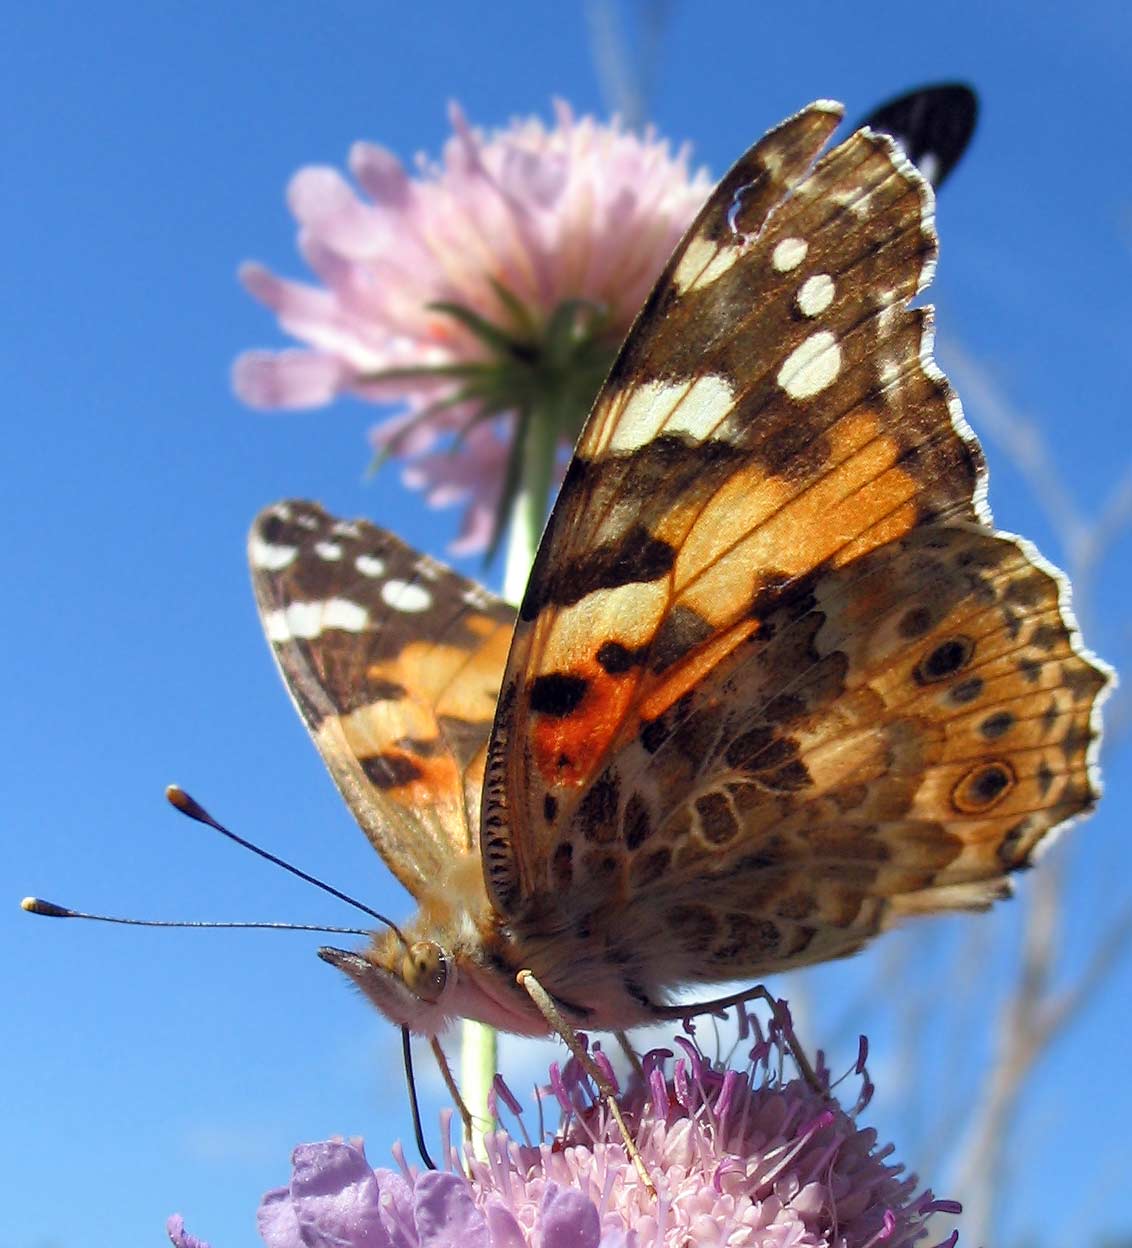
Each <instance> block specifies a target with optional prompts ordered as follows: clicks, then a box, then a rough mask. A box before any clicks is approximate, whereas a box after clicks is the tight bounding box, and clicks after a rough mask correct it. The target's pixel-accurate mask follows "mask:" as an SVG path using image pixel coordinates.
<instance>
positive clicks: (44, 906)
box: [20, 897, 372, 936]
mask: <svg viewBox="0 0 1132 1248" xmlns="http://www.w3.org/2000/svg"><path fill="white" fill-rule="evenodd" d="M20 909H21V910H26V911H27V913H28V914H42V915H44V916H46V917H47V918H49V919H91V920H93V921H94V922H95V923H122V924H125V925H126V926H127V927H225V928H233V927H237V928H255V929H258V930H261V931H262V930H272V931H283V932H334V933H335V934H337V935H345V936H369V935H371V934H372V933H370V932H369V931H367V930H366V928H364V927H322V926H321V925H319V924H317V923H254V922H251V923H214V922H211V921H206V920H203V919H202V920H198V919H123V918H119V917H117V916H116V915H112V914H87V913H85V912H84V911H82V910H71V909H70V908H69V907H68V906H58V905H56V904H55V902H53V901H44V900H43V898H42V897H25V898H24V899H23V901H21V902H20Z"/></svg>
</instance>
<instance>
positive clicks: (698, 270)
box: [672, 235, 743, 294]
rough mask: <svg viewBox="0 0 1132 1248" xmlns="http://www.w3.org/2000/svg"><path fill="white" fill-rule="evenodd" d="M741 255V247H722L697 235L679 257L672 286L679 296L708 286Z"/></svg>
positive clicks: (709, 239) (714, 241) (713, 240)
mask: <svg viewBox="0 0 1132 1248" xmlns="http://www.w3.org/2000/svg"><path fill="white" fill-rule="evenodd" d="M742 254H743V251H742V248H741V247H737V246H735V245H734V244H731V245H728V246H724V245H723V244H722V243H719V242H718V241H716V240H715V239H711V238H704V237H703V236H702V235H698V236H697V237H696V238H693V239H692V241H691V242H690V243H689V244H688V247H687V250H686V251H685V252H684V254H683V255H682V256H681V257H680V263H679V264H678V265H677V266H676V272H675V273H674V274H673V275H672V284H673V285H674V286H675V287H676V289H677V291H678V292H679V293H680V294H684V293H686V292H687V291H689V290H700V289H702V288H703V287H704V286H710V285H711V283H712V282H714V281H715V280H716V278H717V277H721V276H722V275H723V274H724V273H726V272H727V271H728V269H730V268H731V267H732V266H733V265H734V263H735V261H736V260H738V259H739V257H740V256H741V255H742Z"/></svg>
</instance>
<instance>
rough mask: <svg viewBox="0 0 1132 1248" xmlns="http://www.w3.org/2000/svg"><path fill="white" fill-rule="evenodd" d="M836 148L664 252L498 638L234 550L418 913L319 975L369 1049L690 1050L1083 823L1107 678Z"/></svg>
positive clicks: (427, 601)
mask: <svg viewBox="0 0 1132 1248" xmlns="http://www.w3.org/2000/svg"><path fill="white" fill-rule="evenodd" d="M840 116H841V109H840V106H838V105H834V104H831V103H828V102H818V103H815V104H813V105H811V106H809V107H808V108H806V109H805V110H803V111H802V112H800V113H798V114H797V115H796V116H794V117H791V118H789V119H788V120H786V121H784V122H783V123H781V124H780V125H779V126H778V127H776V128H775V129H773V130H771V131H770V132H769V133H768V134H767V135H766V136H765V137H764V138H763V139H762V140H761V141H760V142H759V143H757V144H756V145H755V146H754V147H753V148H752V149H751V150H750V151H749V152H748V153H747V154H746V155H744V156H743V157H742V158H741V159H740V160H739V161H738V163H737V164H736V165H735V166H734V168H732V169H731V171H730V172H729V173H728V174H727V175H726V176H725V177H724V178H723V180H722V181H721V182H720V184H719V186H718V187H717V189H716V190H715V191H714V193H713V194H712V196H711V198H710V199H709V201H708V202H707V204H706V206H705V207H704V208H703V210H702V211H701V212H700V214H699V216H698V217H697V219H696V220H695V222H694V223H693V225H692V226H691V228H690V229H689V231H688V233H687V235H686V236H685V238H684V239H683V241H682V242H681V243H680V245H679V246H678V247H677V249H676V251H675V253H674V254H673V256H672V258H671V260H670V261H669V262H668V265H667V267H666V268H665V269H664V272H663V273H662V275H661V277H660V279H659V280H658V282H657V284H656V287H655V289H654V290H653V292H652V294H651V296H650V297H649V299H648V301H647V302H646V304H645V306H644V308H643V310H642V311H641V313H640V315H639V317H638V319H637V321H636V323H635V325H634V327H633V328H632V330H631V332H630V334H629V336H628V338H627V340H626V342H625V344H624V346H623V348H622V350H621V352H620V354H619V356H618V358H617V360H616V362H615V364H614V366H613V368H612V371H611V373H610V375H609V378H608V380H607V381H606V383H605V385H604V387H603V389H602V390H601V393H600V394H599V396H598V398H597V401H596V403H595V406H594V408H593V411H592V413H591V415H590V418H589V420H588V422H587V424H586V426H585V428H584V430H583V432H582V434H581V437H580V439H579V442H578V444H577V448H576V450H575V454H574V457H573V460H572V462H571V463H570V466H569V468H568V470H567V472H566V475H565V479H564V481H563V484H562V488H561V491H560V494H559V496H558V499H557V502H556V504H555V506H554V509H553V512H552V514H551V517H550V519H549V522H548V524H547V527H546V531H545V533H544V535H543V538H542V542H541V545H540V546H539V549H538V553H537V556H536V558H535V561H534V566H533V569H532V572H531V577H530V582H529V585H528V587H527V590H526V593H525V596H524V597H523V600H522V603H521V604H520V606H519V607H518V610H517V611H516V609H514V608H513V607H511V606H509V605H508V604H507V603H505V602H504V601H502V600H501V599H500V598H498V597H496V596H495V595H493V594H492V593H490V592H489V591H487V590H486V589H484V588H483V587H482V586H480V585H478V584H476V583H474V582H473V581H471V580H469V579H467V578H465V577H463V576H461V575H459V574H458V573H456V572H455V571H452V570H451V569H449V568H447V567H444V566H443V565H441V564H440V563H437V562H436V561H434V560H433V559H431V558H429V557H428V556H426V555H423V554H420V553H418V552H417V551H415V550H413V549H411V548H410V547H408V546H406V545H405V544H404V543H402V542H401V541H400V540H398V539H397V538H396V537H395V536H394V535H393V534H392V533H389V532H387V531H385V530H382V529H378V528H375V527H374V526H373V525H371V524H369V523H368V522H366V521H364V520H358V521H341V520H337V519H335V518H334V517H332V516H330V515H328V514H327V513H326V512H325V511H323V510H322V509H321V508H320V507H318V506H316V505H315V504H312V503H308V502H299V501H289V502H283V503H279V504H277V505H276V506H273V507H270V508H268V509H267V510H266V511H264V512H263V513H262V514H261V515H260V516H259V517H258V519H257V520H256V522H255V524H254V527H253V529H252V533H251V537H250V543H249V551H250V562H251V566H252V571H253V580H254V587H255V593H256V597H257V601H258V605H259V610H260V612H261V615H262V619H263V624H264V627H265V630H266V633H267V637H268V639H269V641H270V643H271V646H272V648H273V650H274V653H275V657H276V659H277V660H278V664H279V667H280V669H281V671H282V674H283V677H284V680H285V682H286V684H287V687H288V689H289V690H290V693H291V695H292V697H293V699H294V701H295V703H296V706H297V707H298V709H299V712H300V713H301V715H302V717H303V719H304V720H305V721H306V724H307V726H308V728H309V730H310V732H311V735H312V736H313V737H314V740H315V743H316V745H317V746H318V749H319V751H320V753H321V754H322V757H323V759H324V761H325V762H326V764H327V766H328V768H329V770H330V772H331V774H332V776H333V778H334V780H335V781H336V783H337V785H338V787H339V788H340V790H341V791H342V794H343V796H344V797H345V799H346V801H347V802H348V804H349V806H350V809H351V810H352V811H353V813H354V815H355V817H356V818H357V820H358V822H359V823H360V824H361V826H362V828H363V830H364V831H365V833H366V835H367V837H368V838H369V840H370V841H371V843H372V844H373V846H374V848H375V849H376V850H377V851H378V853H379V854H380V855H381V857H382V858H383V859H384V861H385V862H386V864H387V865H388V866H389V868H390V869H391V870H392V872H393V874H394V875H395V876H396V877H397V878H398V879H399V880H400V882H401V883H402V884H403V885H404V886H405V887H406V888H407V889H408V891H409V892H410V893H411V894H412V895H413V897H414V898H415V900H416V902H417V904H418V914H417V916H416V918H415V919H413V920H412V921H411V922H409V923H406V924H404V925H403V926H400V927H391V928H390V930H388V931H383V932H380V933H378V934H377V935H375V937H374V939H373V943H372V945H371V946H370V947H369V948H366V949H364V950H362V951H360V952H351V951H345V950H324V951H323V955H324V956H325V957H327V959H328V960H330V961H332V962H333V963H334V965H336V966H338V967H339V968H340V969H341V970H342V971H344V972H345V973H346V974H347V975H348V976H349V977H350V979H352V980H353V981H354V983H355V984H357V985H358V986H359V987H360V988H361V989H362V991H363V992H364V993H365V994H366V996H368V997H369V998H370V999H371V1000H372V1001H373V1003H374V1004H375V1005H376V1006H377V1007H378V1008H379V1009H380V1010H381V1011H382V1012H383V1013H384V1014H385V1015H387V1016H388V1017H389V1018H390V1019H391V1020H393V1021H394V1022H396V1023H398V1024H400V1025H401V1026H402V1027H406V1028H409V1029H411V1030H412V1031H414V1032H418V1033H423V1034H426V1035H429V1036H435V1034H436V1033H437V1032H438V1031H439V1030H440V1029H441V1028H442V1027H443V1026H444V1025H445V1023H446V1022H447V1021H448V1020H449V1019H451V1018H454V1017H466V1018H473V1019H479V1020H481V1021H483V1022H485V1023H488V1024H490V1025H491V1026H494V1027H497V1028H500V1029H503V1030H507V1031H512V1032H517V1033H521V1034H544V1033H546V1032H547V1031H548V1030H549V1025H548V1008H550V1007H549V1006H548V1002H549V1003H550V1006H552V1007H553V1010H554V1011H556V1012H557V1014H558V1015H559V1016H560V1017H561V1018H563V1019H565V1020H566V1021H567V1022H568V1023H569V1024H572V1025H574V1026H579V1025H580V1026H585V1027H587V1028H594V1029H602V1030H606V1029H607V1030H620V1029H624V1028H628V1027H631V1026H633V1025H636V1024H642V1023H647V1022H650V1021H654V1020H656V1019H658V1018H661V1017H674V1016H677V1015H676V1013H675V1012H676V1011H678V1013H679V1015H683V1014H687V1013H690V1012H692V1011H693V1010H694V1009H695V1008H697V1007H691V1006H674V1005H673V993H674V992H675V990H676V989H678V988H681V987H683V986H686V985H712V984H719V983H723V982H725V981H736V980H746V981H754V980H757V979H760V978H761V977H764V976H766V975H769V974H771V973H774V972H778V971H781V970H784V969H786V968H790V967H798V966H804V965H807V964H811V963H816V962H822V961H825V960H827V959H832V958H839V957H844V956H846V955H849V954H852V953H853V952H855V951H856V950H858V949H860V948H861V947H862V946H863V945H865V944H866V943H867V942H868V941H870V940H871V939H872V938H873V937H874V936H876V935H877V934H878V933H880V932H882V931H884V930H886V929H888V928H890V927H892V926H894V925H895V924H897V923H899V922H900V921H902V920H903V919H905V918H907V917H909V916H914V915H921V914H928V913H935V912H940V911H951V910H978V909H983V908H985V907H987V906H988V905H990V904H991V903H992V902H993V901H994V900H995V899H996V898H999V897H1002V896H1004V895H1005V894H1006V893H1007V892H1008V891H1009V890H1008V880H1009V876H1010V875H1011V874H1012V873H1013V872H1015V871H1017V870H1019V869H1020V868H1023V867H1026V866H1028V865H1029V864H1030V863H1031V862H1032V861H1033V859H1034V857H1035V854H1036V853H1037V851H1038V849H1039V848H1040V847H1041V846H1042V845H1043V844H1044V843H1046V842H1047V841H1048V840H1049V839H1050V834H1051V833H1052V832H1053V830H1054V829H1055V828H1057V827H1058V826H1059V825H1062V824H1064V823H1065V822H1066V821H1068V820H1070V819H1073V818H1075V817H1077V816H1080V815H1082V814H1084V813H1085V812H1087V811H1088V810H1089V809H1090V808H1091V807H1092V806H1093V804H1094V802H1095V800H1096V798H1097V794H1098V781H1097V776H1096V771H1095V752H1096V748H1097V740H1098V732H1099V720H1098V714H1097V712H1098V707H1099V703H1100V701H1101V695H1102V692H1103V690H1104V688H1105V686H1106V683H1107V681H1108V673H1107V669H1105V667H1104V666H1103V665H1102V664H1101V663H1100V662H1099V661H1098V660H1096V659H1094V658H1093V657H1092V656H1091V655H1090V654H1089V653H1088V652H1087V651H1086V650H1085V649H1084V648H1083V646H1082V643H1081V641H1080V639H1079V637H1078V634H1077V631H1076V627H1075V625H1074V622H1073V619H1072V616H1071V614H1070V611H1069V607H1068V590H1067V586H1066V583H1065V581H1064V578H1063V577H1062V576H1061V575H1060V574H1059V573H1058V572H1057V571H1056V570H1055V569H1053V568H1052V567H1051V566H1050V565H1049V564H1047V563H1046V562H1045V561H1044V560H1043V559H1042V558H1041V557H1040V556H1039V555H1038V554H1037V552H1036V551H1035V550H1034V548H1033V547H1032V546H1030V545H1029V544H1028V543H1026V542H1025V541H1023V540H1021V539H1019V538H1016V537H1012V536H1010V535H1008V534H1004V533H1000V532H998V531H996V530H995V528H994V526H993V523H992V520H991V515H990V511H989V509H988V507H987V503H986V474H985V468H984V462H983V455H982V452H981V449H980V447H979V445H978V442H977V440H976V438H975V436H974V434H973V433H972V431H971V429H970V428H969V426H968V425H967V423H966V422H965V420H964V417H963V414H962V411H961V408H960V405H959V401H958V399H957V397H956V396H955V394H954V393H953V391H952V390H951V388H950V386H949V384H948V382H947V381H946V379H945V378H944V377H943V375H942V374H941V373H940V371H939V370H938V368H937V367H936V365H935V363H934V362H933V359H932V349H931V348H932V312H931V309H929V308H926V307H912V306H910V301H911V300H912V299H913V298H914V297H915V296H916V295H917V294H919V293H920V292H921V291H922V290H923V289H924V287H925V286H926V285H927V284H928V283H929V281H930V279H931V275H932V272H933V269H934V266H935V261H936V251H937V243H936V235H935V231H934V226H933V202H934V200H933V195H932V192H931V189H930V187H929V186H928V185H927V183H926V182H925V180H924V178H923V177H921V175H920V174H919V173H918V172H917V171H916V169H915V168H914V167H913V166H912V165H911V164H910V163H909V161H908V160H907V159H906V157H905V156H904V154H903V152H902V151H901V149H900V148H899V147H898V146H897V145H896V144H895V143H894V142H893V141H892V140H891V139H889V138H888V137H886V136H885V135H883V134H879V133H876V132H873V131H871V130H869V129H862V130H858V131H857V132H856V133H854V134H852V135H851V136H850V137H849V138H848V139H846V140H845V141H844V142H842V143H840V144H839V145H837V146H834V147H832V148H831V149H829V150H826V151H824V154H823V149H825V148H826V147H827V144H828V142H829V140H830V138H831V136H832V134H833V131H834V129H835V128H836V126H837V124H838V122H839V119H840ZM532 985H533V986H536V987H540V989H541V990H542V991H543V998H542V999H536V994H535V992H534V991H533V987H532ZM540 1001H541V1004H540ZM709 1004H710V1003H709ZM700 1008H702V1007H700Z"/></svg>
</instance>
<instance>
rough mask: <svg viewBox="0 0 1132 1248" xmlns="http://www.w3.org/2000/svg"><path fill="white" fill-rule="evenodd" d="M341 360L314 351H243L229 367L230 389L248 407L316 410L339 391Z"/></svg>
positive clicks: (341, 387) (341, 371)
mask: <svg viewBox="0 0 1132 1248" xmlns="http://www.w3.org/2000/svg"><path fill="white" fill-rule="evenodd" d="M345 383H346V375H345V372H344V369H343V366H342V362H341V360H338V359H336V358H335V357H334V356H331V355H320V354H319V353H318V352H315V351H302V350H299V349H297V348H296V349H292V350H288V351H245V352H244V353H243V355H240V356H237V357H236V362H235V363H234V364H233V366H232V387H233V389H234V390H235V391H236V393H237V394H238V395H239V396H240V398H241V399H243V401H244V402H245V403H247V404H248V405H249V406H250V407H257V408H261V409H265V410H270V409H272V408H298V407H320V406H321V405H322V404H324V403H329V402H330V400H331V399H333V398H336V397H337V396H338V395H339V394H340V393H341V391H342V389H343V387H344V385H345Z"/></svg>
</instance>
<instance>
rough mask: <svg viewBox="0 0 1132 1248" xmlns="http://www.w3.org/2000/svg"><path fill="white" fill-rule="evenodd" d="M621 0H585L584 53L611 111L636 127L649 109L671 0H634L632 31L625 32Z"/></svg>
mask: <svg viewBox="0 0 1132 1248" xmlns="http://www.w3.org/2000/svg"><path fill="white" fill-rule="evenodd" d="M625 7H626V6H625V4H623V3H619V0H587V3H586V25H587V26H588V28H589V35H590V55H591V56H592V58H593V63H594V69H595V70H596V72H597V76H598V81H599V82H600V84H601V92H602V95H603V96H604V97H605V102H606V106H607V107H608V108H609V111H610V112H611V113H616V114H617V115H618V116H619V117H620V118H621V120H622V121H623V122H624V123H625V124H626V125H627V126H629V127H630V128H631V129H634V130H638V129H640V128H642V127H643V126H644V125H645V124H646V123H647V121H648V119H649V116H650V114H651V104H652V96H653V88H654V85H655V81H656V66H657V62H658V60H659V57H660V51H661V46H662V43H663V36H664V32H665V28H666V27H667V25H668V19H669V17H670V16H671V12H672V4H671V0H637V3H636V4H634V5H632V6H631V7H632V8H634V9H635V10H636V20H635V23H634V25H633V31H632V34H627V33H626V25H625V21H624V9H625Z"/></svg>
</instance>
